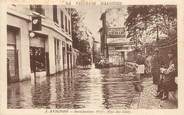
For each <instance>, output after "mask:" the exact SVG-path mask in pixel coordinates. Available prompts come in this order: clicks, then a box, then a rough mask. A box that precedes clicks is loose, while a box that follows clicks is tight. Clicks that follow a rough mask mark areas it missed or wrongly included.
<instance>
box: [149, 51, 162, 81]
mask: <svg viewBox="0 0 184 115" xmlns="http://www.w3.org/2000/svg"><path fill="white" fill-rule="evenodd" d="M151 65H152V68H151V73H152V76H153V84H156V85H158V84H159V81H160V68H161V65H163V61H162V58H161V56H160V54H159V49H158V48H156V49H155V50H154V54H153V57H152V61H151Z"/></svg>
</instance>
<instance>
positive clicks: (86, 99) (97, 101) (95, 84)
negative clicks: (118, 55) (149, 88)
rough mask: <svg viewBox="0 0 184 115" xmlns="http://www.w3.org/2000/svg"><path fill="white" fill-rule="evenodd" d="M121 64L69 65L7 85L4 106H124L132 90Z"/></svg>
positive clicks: (74, 107)
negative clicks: (68, 68) (101, 66)
mask: <svg viewBox="0 0 184 115" xmlns="http://www.w3.org/2000/svg"><path fill="white" fill-rule="evenodd" d="M123 72H124V68H123V67H114V68H105V69H96V68H92V69H73V70H72V71H65V72H63V73H61V74H57V75H54V76H47V77H43V78H39V79H36V84H34V83H31V81H24V82H20V83H13V84H10V85H9V86H8V108H16V109H19V108H25V109H29V108H52V109H57V108H58V109H59V108H60V109H126V108H130V105H131V102H132V99H133V97H134V96H135V94H136V91H135V90H134V87H133V85H132V82H131V81H129V80H124V79H123V76H122V75H121V74H123Z"/></svg>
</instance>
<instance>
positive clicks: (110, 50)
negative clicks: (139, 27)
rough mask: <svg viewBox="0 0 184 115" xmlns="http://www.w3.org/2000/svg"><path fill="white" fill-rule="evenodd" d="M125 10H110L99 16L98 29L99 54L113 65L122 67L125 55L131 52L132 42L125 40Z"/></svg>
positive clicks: (125, 58)
mask: <svg viewBox="0 0 184 115" xmlns="http://www.w3.org/2000/svg"><path fill="white" fill-rule="evenodd" d="M125 18H126V8H122V9H119V8H112V9H108V10H106V11H105V12H104V13H103V14H102V15H101V18H100V19H101V20H102V28H100V30H99V32H100V37H101V54H102V56H103V57H104V58H106V59H108V61H109V62H110V63H112V64H114V65H122V64H124V62H125V60H127V53H128V52H130V51H132V49H133V46H134V44H133V42H130V40H129V39H127V38H126V34H127V32H126V28H125V26H124V21H125Z"/></svg>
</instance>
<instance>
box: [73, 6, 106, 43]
mask: <svg viewBox="0 0 184 115" xmlns="http://www.w3.org/2000/svg"><path fill="white" fill-rule="evenodd" d="M76 9H77V10H78V11H79V12H80V13H82V15H84V17H85V18H84V20H83V22H84V25H85V26H86V27H87V28H88V29H89V30H90V31H91V32H92V33H93V36H94V38H95V40H96V41H99V42H100V33H99V32H98V30H99V29H100V28H101V27H102V22H101V20H100V17H101V14H102V13H103V12H104V11H105V8H104V7H101V6H83V7H81V6H80V7H76Z"/></svg>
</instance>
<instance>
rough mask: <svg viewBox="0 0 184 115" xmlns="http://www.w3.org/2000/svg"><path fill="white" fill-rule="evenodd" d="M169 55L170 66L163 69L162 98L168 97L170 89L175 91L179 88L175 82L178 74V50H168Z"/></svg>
mask: <svg viewBox="0 0 184 115" xmlns="http://www.w3.org/2000/svg"><path fill="white" fill-rule="evenodd" d="M168 57H169V66H168V68H166V69H165V70H163V74H164V78H163V84H162V85H161V90H160V95H161V99H162V100H165V99H167V98H168V94H169V91H175V90H176V89H177V84H176V83H175V77H176V76H177V59H176V51H175V50H173V49H172V50H170V51H169V52H168Z"/></svg>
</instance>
